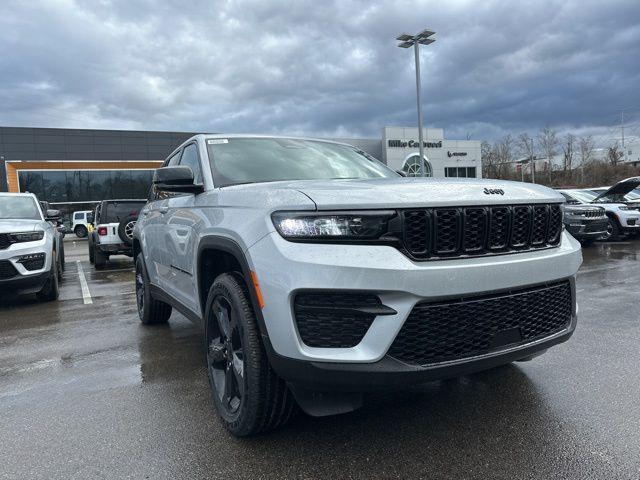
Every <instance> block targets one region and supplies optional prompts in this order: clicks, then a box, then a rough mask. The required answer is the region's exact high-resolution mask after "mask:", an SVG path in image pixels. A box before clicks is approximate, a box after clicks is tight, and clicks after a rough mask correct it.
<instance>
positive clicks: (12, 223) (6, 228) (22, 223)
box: [0, 219, 42, 233]
mask: <svg viewBox="0 0 640 480" xmlns="http://www.w3.org/2000/svg"><path fill="white" fill-rule="evenodd" d="M41 224H42V220H19V219H18V220H12V219H8V220H0V233H15V232H32V231H33V230H35V229H36V228H37V227H39V226H40V225H41Z"/></svg>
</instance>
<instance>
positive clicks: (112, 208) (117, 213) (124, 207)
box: [100, 202, 145, 223]
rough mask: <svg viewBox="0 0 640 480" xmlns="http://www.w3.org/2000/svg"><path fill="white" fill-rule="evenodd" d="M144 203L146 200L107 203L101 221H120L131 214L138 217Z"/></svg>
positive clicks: (101, 214) (101, 213)
mask: <svg viewBox="0 0 640 480" xmlns="http://www.w3.org/2000/svg"><path fill="white" fill-rule="evenodd" d="M144 205H145V204H144V202H113V203H106V204H104V206H103V207H102V211H101V212H100V223H120V222H121V221H122V220H124V219H125V218H128V217H130V216H134V217H137V216H138V214H139V213H140V210H142V207H144Z"/></svg>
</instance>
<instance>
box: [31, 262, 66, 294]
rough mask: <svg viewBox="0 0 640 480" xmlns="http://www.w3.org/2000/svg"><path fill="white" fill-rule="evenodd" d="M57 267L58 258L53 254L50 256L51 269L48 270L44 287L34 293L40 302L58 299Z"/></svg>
mask: <svg viewBox="0 0 640 480" xmlns="http://www.w3.org/2000/svg"><path fill="white" fill-rule="evenodd" d="M58 269H59V267H58V259H57V258H56V256H55V255H54V256H52V258H51V270H49V278H48V279H47V282H46V283H45V284H44V287H42V290H40V291H39V292H38V293H36V298H37V299H38V300H40V301H42V302H51V301H53V300H57V299H58V295H59V294H60V290H59V286H58Z"/></svg>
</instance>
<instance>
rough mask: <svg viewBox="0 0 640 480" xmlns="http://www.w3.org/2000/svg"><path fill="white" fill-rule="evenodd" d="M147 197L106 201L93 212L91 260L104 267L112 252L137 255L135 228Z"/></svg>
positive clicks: (90, 235) (114, 253) (113, 253)
mask: <svg viewBox="0 0 640 480" xmlns="http://www.w3.org/2000/svg"><path fill="white" fill-rule="evenodd" d="M145 202H146V201H145V200H103V201H102V202H100V203H99V204H98V206H97V207H96V210H95V213H94V215H93V217H94V218H93V228H92V230H91V233H90V234H89V239H88V240H89V241H88V247H89V261H90V262H91V263H93V264H94V265H95V267H96V268H97V269H101V268H103V267H104V266H105V265H106V264H107V261H108V260H109V257H110V256H111V255H127V256H129V257H132V256H133V246H132V245H133V227H134V226H135V224H136V221H137V219H138V214H139V213H140V209H141V208H142V207H143V206H144V204H145Z"/></svg>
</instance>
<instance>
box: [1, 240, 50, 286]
mask: <svg viewBox="0 0 640 480" xmlns="http://www.w3.org/2000/svg"><path fill="white" fill-rule="evenodd" d="M52 249H53V241H52V240H51V239H50V238H49V235H45V237H44V238H43V239H42V240H38V241H35V242H24V243H15V244H13V245H10V246H9V248H6V249H4V250H0V261H3V262H10V263H11V265H12V266H13V269H14V270H15V275H13V276H11V277H10V278H0V292H11V293H14V294H27V293H35V292H39V291H40V290H42V287H43V286H44V284H45V283H46V281H47V279H48V278H49V271H50V270H51V251H52ZM33 254H43V255H44V256H45V258H44V263H43V266H42V268H39V269H36V270H27V268H25V266H24V265H23V264H22V263H21V262H20V259H21V257H23V256H25V255H33Z"/></svg>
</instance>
